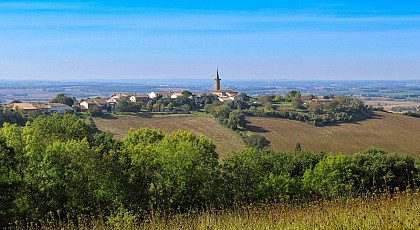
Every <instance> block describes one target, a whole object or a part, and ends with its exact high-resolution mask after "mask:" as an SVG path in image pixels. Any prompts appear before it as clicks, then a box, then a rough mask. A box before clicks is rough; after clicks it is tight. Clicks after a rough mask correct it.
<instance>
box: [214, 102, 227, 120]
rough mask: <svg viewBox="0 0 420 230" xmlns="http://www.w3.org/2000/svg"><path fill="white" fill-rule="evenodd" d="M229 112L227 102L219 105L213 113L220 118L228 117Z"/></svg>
mask: <svg viewBox="0 0 420 230" xmlns="http://www.w3.org/2000/svg"><path fill="white" fill-rule="evenodd" d="M229 114H230V108H229V106H227V105H226V104H223V105H220V106H217V107H216V108H215V109H214V111H213V113H212V115H213V116H214V117H215V118H219V119H228V118H229Z"/></svg>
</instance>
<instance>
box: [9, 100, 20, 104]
mask: <svg viewBox="0 0 420 230" xmlns="http://www.w3.org/2000/svg"><path fill="white" fill-rule="evenodd" d="M13 103H22V101H21V100H13V101H11V102H10V104H13Z"/></svg>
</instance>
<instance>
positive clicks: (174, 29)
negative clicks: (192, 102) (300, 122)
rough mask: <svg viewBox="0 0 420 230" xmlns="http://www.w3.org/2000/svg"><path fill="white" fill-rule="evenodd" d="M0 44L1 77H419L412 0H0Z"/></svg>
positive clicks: (418, 27) (417, 13) (418, 5)
mask: <svg viewBox="0 0 420 230" xmlns="http://www.w3.org/2000/svg"><path fill="white" fill-rule="evenodd" d="M0 50H1V52H0V79H2V80H47V81H48V80H56V81H73V80H77V81H78V80H82V81H83V80H85V81H100V80H105V81H106V80H113V79H124V80H130V79H137V80H141V79H144V80H151V79H153V80H165V79H171V80H176V79H180V78H182V79H183V80H186V79H197V80H204V79H212V78H213V77H214V74H215V71H216V68H217V66H218V67H219V70H220V75H221V78H222V79H224V80H232V81H235V80H298V81H299V80H419V79H420V65H419V63H420V56H419V53H420V2H418V1H404V2H395V1H375V0H374V1H368V2H366V1H337V0H335V1H325V0H319V1H306V0H303V1H298V2H294V1H274V0H267V1H250V0H244V1H241V4H237V3H236V4H235V3H234V2H233V1H220V0H213V1H206V0H203V1H185V0H180V1H176V2H168V1H161V0H155V1H152V0H146V1H132V0H128V1H97V0H94V1H78V0H76V1H58V0H55V1H48V2H47V1H39V0H35V1H7V0H6V1H2V2H1V3H0ZM222 81H223V80H222Z"/></svg>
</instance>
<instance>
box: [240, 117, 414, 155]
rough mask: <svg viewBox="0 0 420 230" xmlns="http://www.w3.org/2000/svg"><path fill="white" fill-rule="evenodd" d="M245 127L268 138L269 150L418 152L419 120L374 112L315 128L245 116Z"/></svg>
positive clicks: (291, 122) (301, 124)
mask: <svg viewBox="0 0 420 230" xmlns="http://www.w3.org/2000/svg"><path fill="white" fill-rule="evenodd" d="M247 120H248V121H249V122H250V123H249V126H248V129H249V130H250V131H253V132H257V133H260V134H261V135H264V136H265V137H266V138H267V139H268V140H270V141H271V147H270V148H271V149H273V150H277V151H284V150H288V151H293V150H294V148H295V146H296V143H298V142H299V143H300V144H301V146H302V148H303V149H308V150H314V151H326V152H333V153H339V152H343V153H349V154H352V153H356V152H359V151H362V150H365V149H366V148H368V147H370V146H375V147H380V148H383V149H384V150H386V151H389V152H397V153H406V154H411V155H420V119H418V118H413V117H408V116H403V115H398V114H391V113H385V112H375V117H374V118H372V119H369V120H365V121H361V122H358V123H348V124H340V125H336V126H326V127H315V126H312V125H309V124H305V123H302V122H298V121H291V120H285V119H278V118H261V117H248V118H247Z"/></svg>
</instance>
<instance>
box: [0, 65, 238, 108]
mask: <svg viewBox="0 0 420 230" xmlns="http://www.w3.org/2000/svg"><path fill="white" fill-rule="evenodd" d="M220 81H221V79H220V76H219V70H218V69H217V70H216V76H215V79H214V88H213V91H212V92H210V93H191V92H189V91H187V90H177V91H171V90H170V91H162V92H158V91H154V92H150V93H149V94H137V93H115V94H113V95H111V97H109V98H100V97H98V98H87V99H81V100H80V102H79V101H77V100H75V103H74V105H73V106H70V105H67V104H64V103H51V102H47V103H46V102H21V101H12V102H11V103H10V104H8V105H5V106H4V107H5V108H8V109H13V110H22V111H24V112H25V113H28V112H31V111H35V112H41V113H53V112H55V113H60V114H63V113H65V112H66V111H73V110H77V111H80V112H88V111H90V110H91V109H92V108H94V107H96V108H98V107H99V108H101V112H102V113H105V112H109V111H113V110H114V109H115V108H116V105H117V103H118V102H119V101H121V100H124V101H130V102H132V103H143V104H147V103H148V102H149V101H151V100H156V99H176V98H179V97H183V96H187V97H188V98H189V99H191V100H193V101H194V102H195V103H199V101H200V99H201V97H203V96H213V97H215V98H217V99H218V100H219V101H220V102H233V101H242V100H243V97H242V94H240V93H239V92H237V91H235V90H230V89H221V88H220V85H221V84H220ZM185 94H187V95H185Z"/></svg>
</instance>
